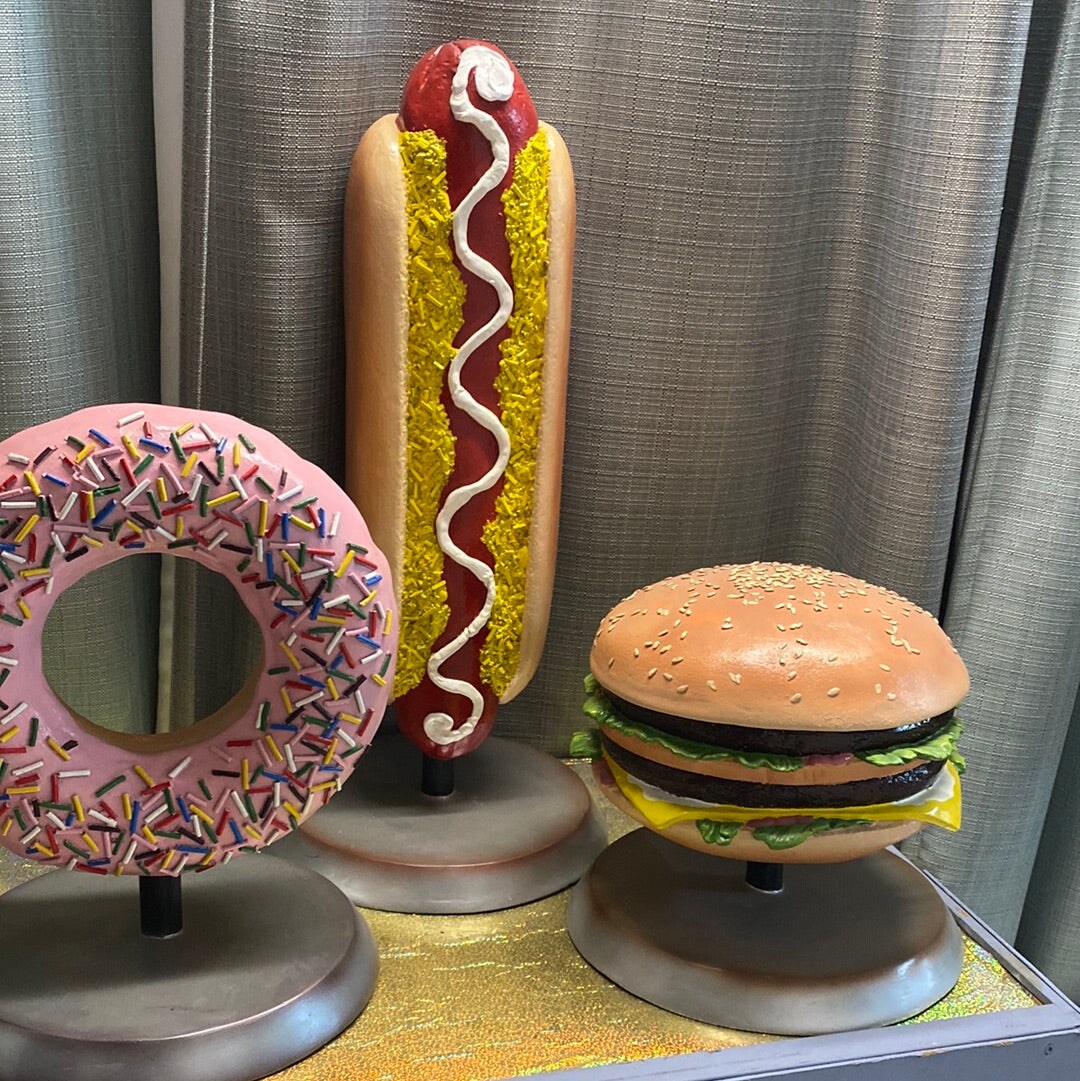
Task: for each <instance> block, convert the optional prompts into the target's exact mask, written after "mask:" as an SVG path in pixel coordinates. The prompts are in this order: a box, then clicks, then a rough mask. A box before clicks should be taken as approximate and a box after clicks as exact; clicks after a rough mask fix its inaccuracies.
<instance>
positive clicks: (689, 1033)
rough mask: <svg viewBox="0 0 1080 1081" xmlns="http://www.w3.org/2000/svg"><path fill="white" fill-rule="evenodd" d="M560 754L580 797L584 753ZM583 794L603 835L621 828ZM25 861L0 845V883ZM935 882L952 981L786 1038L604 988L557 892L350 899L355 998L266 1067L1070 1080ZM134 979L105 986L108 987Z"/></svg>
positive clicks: (20, 876)
mask: <svg viewBox="0 0 1080 1081" xmlns="http://www.w3.org/2000/svg"><path fill="white" fill-rule="evenodd" d="M574 769H575V771H576V772H578V773H579V775H580V776H582V778H583V779H584V780H585V781H586V784H587V785H588V786H589V787H590V790H591V791H593V794H594V796H596V795H597V794H596V790H595V786H594V785H593V784H592V780H591V776H590V775H589V770H588V767H587V766H586V765H585V764H584V763H576V764H575V765H574ZM597 799H598V810H599V813H601V814H602V815H603V817H604V820H605V822H606V823H607V826H608V829H609V832H610V834H611V836H612V838H613V839H615V838H617V837H619V836H621V835H624V834H626V833H627V832H628V831H629V830H630V829H633V828H634V823H631V822H630V821H629V820H628V819H626V818H625V816H623V815H622V814H621V813H619V812H618V811H617V810H616V809H615V808H613V807H611V806H610V805H608V804H607V802H606V801H601V800H599V798H598V797H597ZM256 859H257V860H258V861H262V860H264V859H266V857H257V858H256ZM38 873H40V868H38V867H34V866H31V865H30V864H28V863H26V862H22V861H18V860H16V859H15V858H14V857H12V856H9V855H8V854H7V853H3V854H0V890H6V889H8V888H10V887H12V886H14V885H16V884H17V883H18V882H20V881H24V880H26V879H27V878H28V877H30V876H32V875H34V874H38ZM938 888H939V889H941V887H940V886H939V887H938ZM941 893H942V896H943V897H944V899H945V903H946V905H947V906H948V908H949V911H950V912H951V913H952V915H953V916H954V917H955V919H956V921H957V923H958V925H959V927H960V928H961V930H962V932H963V935H964V964H963V970H962V972H961V976H960V982H959V984H958V986H957V987H956V988H955V989H954V990H953V991H952V992H950V993H949V995H947V996H946V997H945V998H944V999H943V1000H942V1001H941V1002H939V1003H937V1004H936V1005H935V1006H933V1007H931V1008H930V1009H929V1010H927V1011H925V1012H924V1013H923V1014H922V1015H920V1016H919V1017H917V1018H915V1019H913V1020H912V1021H910V1022H906V1023H904V1024H901V1025H895V1026H890V1027H887V1028H865V1029H859V1030H856V1031H850V1032H844V1033H837V1034H835V1035H829V1036H813V1037H796V1038H776V1037H771V1036H767V1035H764V1034H761V1033H752V1032H741V1031H736V1030H734V1029H721V1028H715V1027H713V1026H710V1025H705V1024H701V1023H699V1022H696V1021H690V1020H687V1019H686V1018H683V1017H679V1016H678V1015H676V1014H673V1013H668V1012H666V1011H664V1010H660V1009H657V1008H656V1007H654V1006H650V1005H649V1004H648V1003H646V1002H644V1001H642V1000H640V999H637V998H634V997H633V996H631V995H629V994H627V993H626V992H625V991H623V990H621V989H620V988H618V987H616V986H615V985H614V984H612V983H610V982H609V981H607V980H606V979H604V978H603V977H602V976H600V975H599V974H598V973H597V972H595V971H594V970H593V969H591V968H590V967H589V966H588V965H587V964H586V963H585V962H584V961H583V960H582V959H581V958H580V956H579V955H578V953H577V951H576V950H575V949H574V947H573V945H572V944H571V942H570V940H569V937H568V936H567V933H566V930H565V920H566V910H567V901H568V894H569V891H564V892H562V893H559V894H555V895H553V896H552V897H549V898H547V899H545V900H542V901H538V902H535V903H533V904H529V905H523V906H520V907H518V908H512V909H508V910H505V911H502V912H493V913H485V914H480V915H467V916H416V915H404V914H400V913H392V912H378V911H373V910H372V911H363V916H364V918H365V921H366V922H367V923H368V924H369V926H370V928H371V931H372V933H373V935H374V938H375V940H376V943H377V945H378V950H379V954H380V975H379V982H378V985H377V986H376V989H375V993H374V995H373V996H372V999H371V1001H370V1003H369V1005H368V1007H367V1008H366V1009H365V1011H364V1013H363V1014H362V1015H361V1016H360V1018H359V1019H358V1020H357V1021H356V1022H354V1023H353V1024H352V1025H351V1026H350V1027H349V1028H347V1029H346V1030H345V1031H344V1032H343V1033H342V1034H341V1035H340V1036H338V1037H337V1038H336V1039H335V1040H333V1041H332V1042H331V1043H329V1044H328V1045H327V1046H325V1047H324V1048H322V1049H321V1050H320V1051H317V1052H316V1053H315V1054H313V1055H311V1056H310V1057H309V1058H306V1059H304V1060H303V1061H302V1062H299V1063H297V1064H295V1065H294V1066H291V1067H290V1068H288V1069H286V1070H284V1071H282V1072H281V1073H279V1074H276V1075H274V1081H329V1079H331V1078H338V1077H348V1078H350V1079H355V1081H369V1079H370V1081H374V1079H376V1078H392V1079H393V1081H489V1079H490V1081H494V1079H496V1078H508V1079H509V1078H522V1077H526V1076H541V1077H550V1078H553V1079H555V1078H558V1079H559V1081H571V1079H572V1081H616V1079H618V1081H623V1079H626V1081H638V1079H641V1081H644V1079H656V1081H734V1079H738V1078H746V1079H749V1078H753V1079H755V1081H766V1079H773V1078H775V1079H777V1081H779V1079H780V1078H783V1079H785V1081H790V1079H792V1078H806V1081H835V1079H842V1081H848V1079H851V1081H907V1079H909V1078H910V1079H918V1081H936V1079H941V1081H991V1079H992V1081H997V1079H998V1078H1001V1079H1011V1078H1023V1079H1024V1081H1075V1078H1076V1077H1077V1076H1080V1010H1078V1009H1077V1007H1076V1006H1075V1005H1073V1004H1072V1003H1071V1002H1070V1001H1069V1000H1068V999H1067V998H1066V997H1065V996H1064V995H1063V994H1061V992H1060V991H1058V990H1057V989H1056V988H1055V987H1054V986H1053V985H1052V984H1050V983H1049V981H1047V980H1046V979H1045V978H1044V977H1043V976H1042V975H1041V974H1040V973H1039V972H1037V971H1036V970H1035V969H1034V968H1032V967H1031V966H1030V965H1029V964H1028V963H1027V962H1026V961H1025V960H1024V959H1023V958H1022V957H1021V956H1019V955H1018V954H1017V953H1015V952H1014V951H1013V950H1012V949H1011V948H1010V947H1009V946H1008V945H1007V944H1006V943H1004V942H1003V941H1002V940H1001V939H1000V938H999V937H998V936H997V935H996V934H994V932H993V931H991V930H990V929H989V928H988V927H987V926H986V925H985V924H984V923H982V922H981V921H980V920H979V919H978V917H977V916H975V915H974V914H972V913H971V912H969V911H968V910H967V909H966V908H965V907H964V905H963V903H962V902H961V901H960V900H959V899H957V898H956V897H954V896H953V895H951V894H950V893H949V892H948V891H947V890H944V889H942V890H941ZM807 920H808V922H807V927H808V934H812V933H813V913H809V914H808V917H807ZM11 979H14V976H13V975H12V974H10V973H9V980H11ZM136 994H138V987H135V986H133V987H130V988H127V989H121V988H118V987H116V986H115V985H110V988H109V995H110V998H111V999H112V1000H113V1001H114V1002H120V1001H122V998H123V996H124V995H136ZM71 1077H72V1079H73V1081H77V1078H78V1074H77V1072H74V1073H72V1075H71ZM27 1081H35V1079H32V1078H27Z"/></svg>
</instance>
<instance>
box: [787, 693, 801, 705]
mask: <svg viewBox="0 0 1080 1081" xmlns="http://www.w3.org/2000/svg"><path fill="white" fill-rule="evenodd" d="M788 701H789V702H790V703H791V704H792V705H793V706H797V705H798V704H799V703H800V702H801V701H802V695H801V694H793V695H792V696H791V697H790V698H789V699H788Z"/></svg>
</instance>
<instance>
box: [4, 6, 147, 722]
mask: <svg viewBox="0 0 1080 1081" xmlns="http://www.w3.org/2000/svg"><path fill="white" fill-rule="evenodd" d="M152 101H153V90H152V71H151V62H150V10H149V5H147V4H145V3H143V2H142V0H127V2H122V3H121V2H114V3H110V4H107V5H102V4H99V3H95V2H91V0H82V2H78V3H69V2H63V3H61V2H57V3H29V2H26V3H3V4H0V102H2V107H0V438H6V437H7V436H9V435H12V434H13V433H15V432H17V431H20V430H21V429H23V428H27V427H30V426H31V425H34V424H40V423H42V422H43V421H46V420H51V419H53V418H54V417H58V416H62V415H63V414H65V413H68V412H71V411H72V410H75V409H81V408H82V407H84V406H88V405H94V404H97V403H101V402H110V401H154V400H156V399H157V397H158V391H159V367H158V240H157V191H156V188H155V178H154V128H153V112H152ZM103 611H108V612H109V613H110V618H111V619H114V620H115V623H112V624H111V628H108V629H106V630H103V629H102V620H101V613H102V612H103ZM157 641H158V567H157V565H156V560H153V559H127V560H124V561H122V562H120V563H117V564H114V565H113V566H111V567H106V568H105V569H103V570H101V571H98V572H97V573H95V574H92V575H90V576H89V577H87V578H84V579H83V580H82V581H81V582H80V583H79V584H78V585H77V586H76V587H75V588H74V589H72V590H70V591H69V592H68V593H66V594H65V595H64V596H63V597H62V598H61V599H60V601H59V602H58V603H57V605H56V608H55V609H54V610H53V612H52V613H51V616H50V619H49V622H48V623H47V625H46V630H45V663H46V672H47V674H48V675H49V678H50V680H51V682H52V684H53V686H54V688H55V689H56V690H57V692H58V693H59V694H60V695H61V697H63V698H64V699H65V700H66V701H67V702H68V703H69V704H70V705H71V706H72V707H73V708H74V709H76V710H77V711H78V712H80V713H82V714H84V715H86V716H89V717H90V718H92V719H93V720H95V721H98V722H99V723H102V724H106V725H109V726H111V727H115V728H121V729H126V730H131V731H152V730H153V726H154V722H155V708H156V697H157Z"/></svg>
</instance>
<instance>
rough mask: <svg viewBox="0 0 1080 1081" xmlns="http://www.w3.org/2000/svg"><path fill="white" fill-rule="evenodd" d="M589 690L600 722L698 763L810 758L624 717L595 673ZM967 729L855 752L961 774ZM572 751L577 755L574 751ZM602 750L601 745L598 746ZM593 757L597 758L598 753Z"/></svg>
mask: <svg viewBox="0 0 1080 1081" xmlns="http://www.w3.org/2000/svg"><path fill="white" fill-rule="evenodd" d="M585 693H586V695H587V697H586V699H585V703H584V705H583V706H582V709H583V710H584V711H585V713H586V715H587V716H589V717H591V718H592V719H593V720H594V721H596V723H597V724H602V725H604V726H605V727H606V728H612V729H614V730H615V731H616V732H622V733H623V735H626V736H630V737H632V738H634V739H640V740H642V741H643V742H645V743H655V744H656V745H657V746H660V747H664V748H665V749H667V750H669V751H670V752H671V753H672V754H674V755H678V756H679V757H680V758H688V759H691V760H693V761H697V762H717V761H729V762H738V763H739V764H740V765H743V766H746V767H747V768H748V769H761V768H762V767H764V768H765V769H771V770H776V771H777V772H778V773H791V772H793V771H794V770H797V769H802V767H803V766H804V765H805V764H806V759H805V758H804V757H802V756H800V755H793V754H770V753H769V752H767V751H734V750H731V749H729V748H726V747H717V746H715V745H713V744H711V743H700V742H698V741H697V740H692V739H683V738H682V737H680V736H672V735H669V734H668V733H667V732H661V731H660V730H659V729H657V728H653V727H652V726H651V725H647V724H644V723H642V722H641V721H634V720H631V719H630V718H628V717H624V716H623V715H622V714H621V713H620V712H619V711H618V710H617V709H616V708H615V707H614V705H612V702H611V699H610V698H608V696H607V695H606V694H605V693H604V690H603V688H602V687H601V686H600V684H599V683H598V682H597V680H596V677H595V676H593V674H592V673H591V672H590V673H589V674H588V675H587V676H586V677H585ZM963 731H964V726H963V723H962V722H961V721H960V719H959V718H958V717H953V718H952V720H951V721H950V722H949V723H948V724H947V725H946V726H945V727H944V728H943V729H942V730H941V731H940V732H938V733H937V734H936V735H935V736H933V737H932V738H930V739H926V740H923V741H921V742H916V743H901V744H897V745H896V746H894V747H883V748H880V749H878V750H875V751H855V752H854V755H855V757H856V758H859V759H861V760H862V761H863V762H869V763H870V764H871V765H872V766H900V765H904V764H905V763H907V762H911V761H914V760H915V759H926V760H929V761H932V762H944V761H946V760H948V761H950V762H952V763H953V765H955V766H956V768H957V770H958V771H959V772H960V773H963V772H964V769H965V768H966V765H967V764H966V763H965V761H964V757H963V755H961V754H960V753H959V752H958V751H957V749H956V742H957V740H958V739H959V738H960V735H961V733H962V732H963ZM570 753H571V754H574V752H573V751H571V752H570ZM598 753H599V748H598V749H597V754H598ZM581 754H582V755H583V756H584V755H586V752H585V751H582V752H581ZM592 757H596V755H593V756H592Z"/></svg>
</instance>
